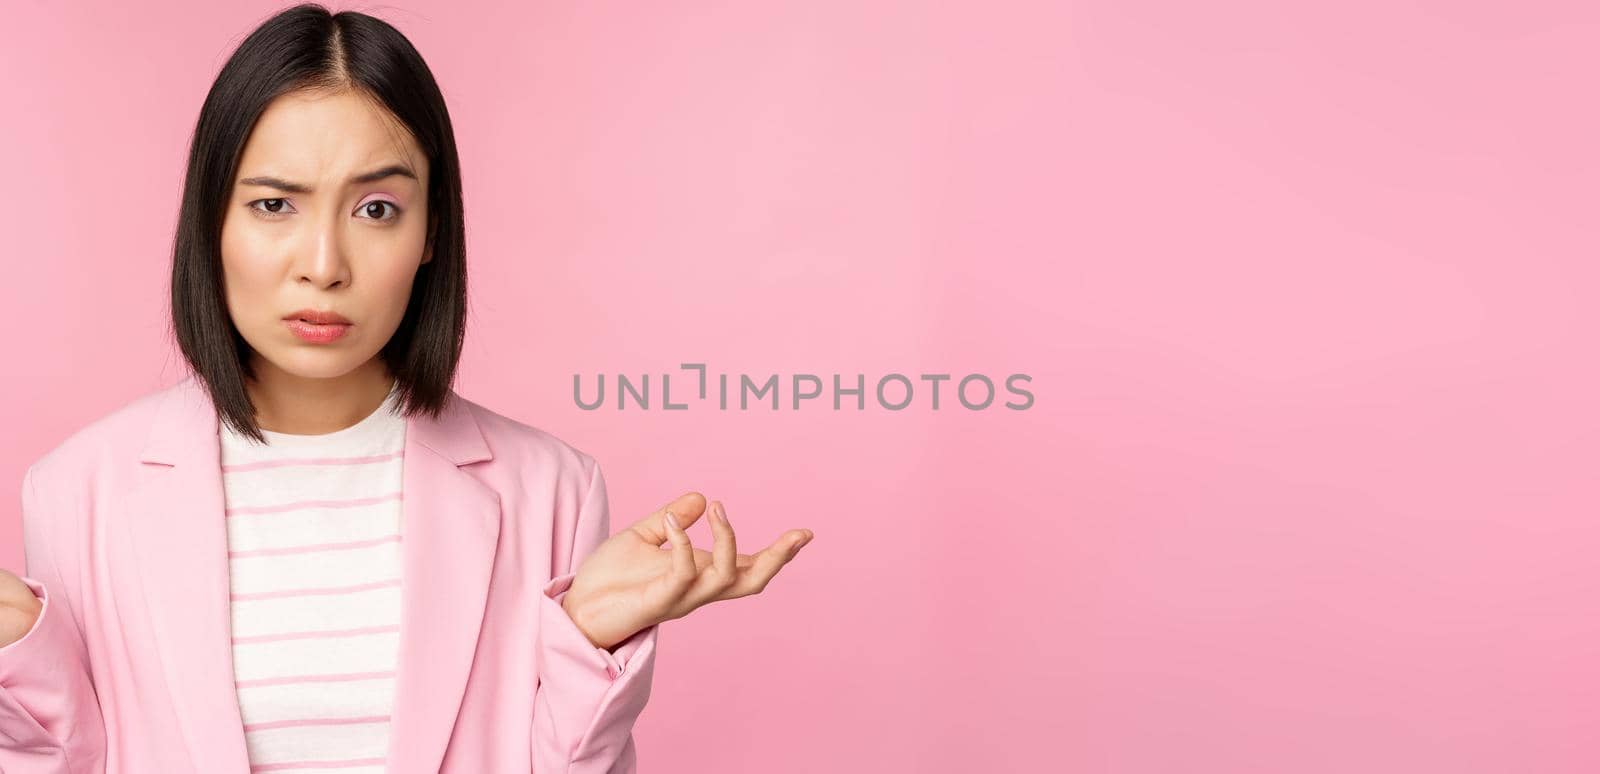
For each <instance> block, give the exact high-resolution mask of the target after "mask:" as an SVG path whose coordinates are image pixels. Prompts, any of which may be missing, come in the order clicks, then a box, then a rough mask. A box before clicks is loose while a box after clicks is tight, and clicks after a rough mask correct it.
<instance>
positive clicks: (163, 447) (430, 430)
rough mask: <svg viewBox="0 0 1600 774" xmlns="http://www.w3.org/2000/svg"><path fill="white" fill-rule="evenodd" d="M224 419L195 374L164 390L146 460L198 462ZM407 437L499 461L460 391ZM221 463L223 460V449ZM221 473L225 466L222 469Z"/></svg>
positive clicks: (414, 423)
mask: <svg viewBox="0 0 1600 774" xmlns="http://www.w3.org/2000/svg"><path fill="white" fill-rule="evenodd" d="M219 429H220V421H219V419H218V417H217V411H216V408H215V404H214V403H212V401H211V393H209V392H207V391H206V389H205V387H204V385H202V384H201V383H200V381H199V380H198V379H196V378H195V377H193V376H189V377H186V378H185V379H184V380H183V381H181V382H178V383H177V384H175V385H173V386H171V387H168V388H167V389H165V390H163V391H162V392H161V395H160V402H159V404H158V405H157V407H156V414H155V421H154V423H153V424H152V426H151V428H150V436H149V438H148V439H147V440H146V441H145V445H144V450H143V451H142V452H141V453H140V455H139V460H140V461H141V462H156V463H160V464H164V465H176V464H178V462H179V461H180V460H183V459H186V458H187V459H195V457H194V456H193V455H195V454H196V453H204V452H209V451H212V450H211V449H207V448H205V447H206V446H207V445H208V444H210V443H212V442H213V441H217V442H220V441H219V439H218V438H217V431H218V430H219ZM406 437H407V438H408V439H410V438H415V439H416V440H417V442H418V443H420V444H422V445H423V446H426V447H428V448H429V449H432V450H433V451H434V452H436V453H438V454H439V456H441V457H444V458H445V459H447V460H450V461H451V462H453V463H455V464H457V465H465V464H467V463H469V462H482V461H484V460H489V459H493V457H494V455H493V454H491V453H490V452H489V444H488V443H486V442H485V441H484V439H483V431H482V430H481V429H479V427H478V422H477V420H475V419H473V417H472V412H471V411H470V410H468V408H467V405H466V403H464V402H463V400H462V398H461V396H460V395H457V394H456V393H455V391H454V390H452V391H451V392H450V397H449V399H448V400H447V401H446V402H445V406H444V409H443V411H442V412H441V413H440V415H439V418H438V419H433V418H428V417H424V418H421V419H418V418H411V417H408V418H407V420H406ZM216 451H218V457H217V461H220V459H221V457H220V447H218V449H217V450H216ZM219 470H220V468H219Z"/></svg>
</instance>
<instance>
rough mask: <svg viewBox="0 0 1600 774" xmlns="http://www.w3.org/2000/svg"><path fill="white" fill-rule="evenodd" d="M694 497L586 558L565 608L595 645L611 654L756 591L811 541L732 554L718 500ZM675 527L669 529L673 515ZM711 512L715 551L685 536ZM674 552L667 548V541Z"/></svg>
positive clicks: (792, 538) (789, 537) (789, 538)
mask: <svg viewBox="0 0 1600 774" xmlns="http://www.w3.org/2000/svg"><path fill="white" fill-rule="evenodd" d="M710 505H711V507H710V508H709V509H708V508H707V507H706V498H705V497H704V496H703V495H701V494H700V493H699V492H689V493H687V494H684V495H683V496H682V497H679V498H678V499H676V500H673V501H672V502H671V503H668V504H667V505H665V506H662V507H661V508H660V509H658V510H657V511H656V512H655V513H652V514H650V515H649V516H646V517H644V518H642V519H640V520H638V521H636V522H634V523H633V524H631V525H629V526H628V528H627V529H624V530H622V531H620V532H618V533H617V534H615V535H612V536H611V537H609V538H607V539H606V542H604V543H601V544H600V546H599V547H598V548H596V549H595V550H594V551H593V552H592V553H590V554H589V556H588V557H586V558H585V559H584V561H583V564H582V566H580V567H579V568H578V574H577V576H576V577H575V578H573V580H572V586H571V587H569V588H568V589H567V593H566V596H565V597H563V598H562V600H561V606H562V607H563V608H564V609H565V610H566V611H567V615H568V616H571V618H572V621H573V623H575V624H577V625H578V629H579V630H580V631H582V632H583V633H584V634H585V635H586V636H588V638H589V641H590V642H593V643H594V644H595V647H599V648H606V649H610V648H612V647H614V646H616V644H617V643H620V642H622V641H623V640H625V639H627V638H628V637H630V636H632V635H633V634H634V633H635V632H637V631H639V630H640V629H644V628H646V627H649V626H651V625H653V624H656V623H660V622H662V621H670V620H672V619H675V618H682V617H684V616H686V615H688V614H689V613H691V612H693V611H694V610H696V609H697V608H699V607H700V606H702V605H705V604H707V603H709V602H720V601H722V600H725V599H737V598H738V597H744V596H749V595H751V594H759V593H761V591H762V590H763V589H765V588H766V587H767V582H768V581H770V580H772V578H773V576H775V575H777V574H778V570H780V569H783V566H784V565H786V564H788V563H789V562H790V560H792V559H794V557H795V555H796V554H798V553H799V552H800V547H801V546H804V545H805V544H806V543H809V542H811V538H812V537H813V536H814V533H812V531H811V530H809V529H792V530H789V531H787V532H785V533H783V535H782V536H780V537H779V538H778V539H777V540H775V541H773V543H772V545H769V546H767V547H766V548H763V549H761V550H760V551H758V552H756V553H755V554H741V553H738V552H737V551H736V550H735V545H734V537H733V527H732V526H730V525H729V524H728V518H727V511H726V510H724V509H723V507H722V503H721V502H712V503H711V504H710ZM669 513H670V514H672V515H673V516H676V517H677V523H678V526H679V527H681V529H675V528H673V527H672V526H669V523H670V517H669V516H668V514H669ZM707 513H709V514H710V516H709V520H710V522H711V532H712V535H713V536H714V544H713V546H712V550H710V551H705V550H702V549H699V548H695V547H694V544H693V543H691V542H690V541H689V535H688V534H687V533H685V532H684V530H686V529H688V528H689V526H690V525H692V524H694V523H695V521H697V520H699V518H700V517H701V516H702V515H705V514H707ZM669 542H670V543H671V550H662V548H661V546H662V544H664V543H669Z"/></svg>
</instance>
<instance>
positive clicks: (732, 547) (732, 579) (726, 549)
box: [689, 501, 754, 607]
mask: <svg viewBox="0 0 1600 774" xmlns="http://www.w3.org/2000/svg"><path fill="white" fill-rule="evenodd" d="M706 513H707V514H709V515H708V516H707V517H706V518H707V521H709V522H710V523H711V532H712V534H713V535H714V536H715V540H716V543H715V544H714V545H713V546H712V553H711V567H710V570H709V571H705V570H703V571H702V572H701V573H700V576H699V580H698V581H697V582H696V584H695V588H694V590H693V591H691V592H690V593H689V595H690V597H691V599H690V600H689V601H690V602H691V603H693V605H694V606H695V607H699V606H700V605H703V604H705V603H706V602H710V601H712V600H715V599H717V598H718V597H719V596H721V595H722V592H724V591H726V590H727V589H728V587H729V586H732V585H733V584H735V583H738V582H739V567H738V564H737V562H738V559H737V557H738V553H739V552H738V549H737V543H736V541H735V538H734V534H733V525H731V524H729V523H728V511H727V509H726V508H724V507H723V506H722V503H721V502H720V501H718V502H713V503H712V504H711V507H710V508H707V509H706ZM752 561H754V560H752Z"/></svg>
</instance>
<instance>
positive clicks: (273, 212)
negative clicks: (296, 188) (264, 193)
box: [245, 199, 294, 220]
mask: <svg viewBox="0 0 1600 774" xmlns="http://www.w3.org/2000/svg"><path fill="white" fill-rule="evenodd" d="M258 204H259V205H261V207H257V206H256V205H258ZM245 206H246V207H249V208H250V211H251V212H254V213H256V214H257V215H260V216H262V217H264V218H267V219H269V220H271V219H275V218H277V217H279V216H281V215H287V214H289V213H291V212H294V206H293V205H291V204H289V200H288V199H257V200H255V201H253V202H250V203H249V204H246V205H245ZM263 208H265V209H263Z"/></svg>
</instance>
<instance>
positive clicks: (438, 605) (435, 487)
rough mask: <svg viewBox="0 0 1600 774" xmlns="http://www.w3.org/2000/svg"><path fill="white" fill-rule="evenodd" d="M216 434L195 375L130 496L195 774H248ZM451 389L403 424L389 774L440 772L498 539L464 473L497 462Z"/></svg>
mask: <svg viewBox="0 0 1600 774" xmlns="http://www.w3.org/2000/svg"><path fill="white" fill-rule="evenodd" d="M218 428H219V425H218V418H217V415H216V409H215V408H214V406H213V404H212V402H211V398H210V394H209V393H208V392H206V390H205V389H204V387H203V386H202V385H201V384H200V382H199V381H198V380H197V379H195V378H194V377H188V378H186V379H184V380H183V381H181V382H179V383H178V384H176V385H174V386H173V387H171V388H168V389H167V390H166V391H164V393H163V395H162V396H161V402H160V405H159V406H158V407H157V411H156V417H155V421H154V424H153V425H152V427H151V431H150V436H149V439H148V441H147V442H146V444H145V448H144V450H143V453H142V454H141V455H140V461H141V462H142V463H144V464H143V465H142V466H141V471H140V475H141V478H140V485H139V487H138V489H136V490H135V492H134V493H133V495H132V496H131V497H130V500H129V503H128V508H129V524H130V530H131V532H132V535H133V543H134V549H135V551H136V554H137V556H138V558H139V567H138V572H139V577H140V580H141V582H142V583H143V585H144V590H145V601H146V604H147V605H148V608H149V610H150V616H151V619H152V623H153V624H154V626H155V637H156V644H157V649H158V650H159V651H160V654H161V661H162V665H163V668H164V671H165V674H166V678H167V685H168V687H169V690H170V692H171V695H172V700H173V705H174V708H175V709H176V711H177V715H178V721H179V724H180V725H181V727H182V729H183V734H184V737H185V739H186V740H187V741H188V743H189V750H190V753H191V755H192V756H193V758H194V763H195V768H196V770H197V771H203V772H246V771H248V770H249V768H250V767H249V756H248V753H247V752H246V749H245V739H244V730H243V720H242V718H241V716H240V714H239V701H238V694H237V693H235V691H234V687H233V651H232V644H231V636H232V635H231V629H232V625H231V620H230V618H229V613H230V607H229V603H228V588H229V586H228V580H229V578H228V558H227V557H228V546H227V529H226V523H225V521H224V516H223V508H224V501H223V488H222V467H221V448H220V445H219V439H218V436H217V431H218ZM492 458H493V455H492V454H491V453H490V451H489V446H488V444H487V443H486V442H485V441H484V438H483V433H482V431H481V430H480V429H479V427H478V424H477V421H476V420H475V419H474V418H473V416H472V414H471V412H470V410H469V408H468V406H467V405H466V404H465V403H464V402H463V401H462V399H461V398H460V396H459V395H457V394H455V393H454V392H453V391H452V392H451V393H450V396H449V399H448V400H447V402H446V405H445V407H444V410H443V411H442V412H441V414H440V415H439V417H437V418H432V417H428V416H421V417H408V418H407V419H406V441H405V462H404V464H403V466H402V499H401V514H402V516H401V519H402V521H401V531H402V536H403V540H402V543H401V545H402V549H401V556H402V565H403V566H402V585H401V621H400V652H399V665H398V670H397V679H396V685H395V705H394V710H393V713H392V715H391V720H390V733H389V771H390V772H393V773H394V774H422V773H423V772H429V773H432V772H437V771H438V769H439V765H440V762H441V761H442V760H443V757H444V751H445V746H446V744H447V743H448V742H449V739H450V732H451V729H452V728H453V727H454V725H455V717H456V708H457V707H459V706H460V704H461V698H462V696H463V695H464V692H465V689H466V682H467V676H468V674H469V673H470V672H471V670H472V659H473V654H474V652H475V650H476V646H477V641H478V633H479V629H480V627H481V625H482V621H483V612H484V609H485V603H486V600H487V597H488V590H489V578H490V571H491V569H492V568H493V565H494V555H495V547H496V545H497V543H498V540H499V534H500V499H499V496H498V494H496V493H495V491H494V490H493V489H490V488H489V487H488V486H487V485H485V484H483V483H482V482H480V481H479V480H478V479H476V478H475V477H473V476H472V475H471V474H469V473H467V472H466V471H463V470H461V469H460V467H459V466H461V465H466V464H469V463H473V462H482V461H485V460H489V459H492Z"/></svg>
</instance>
